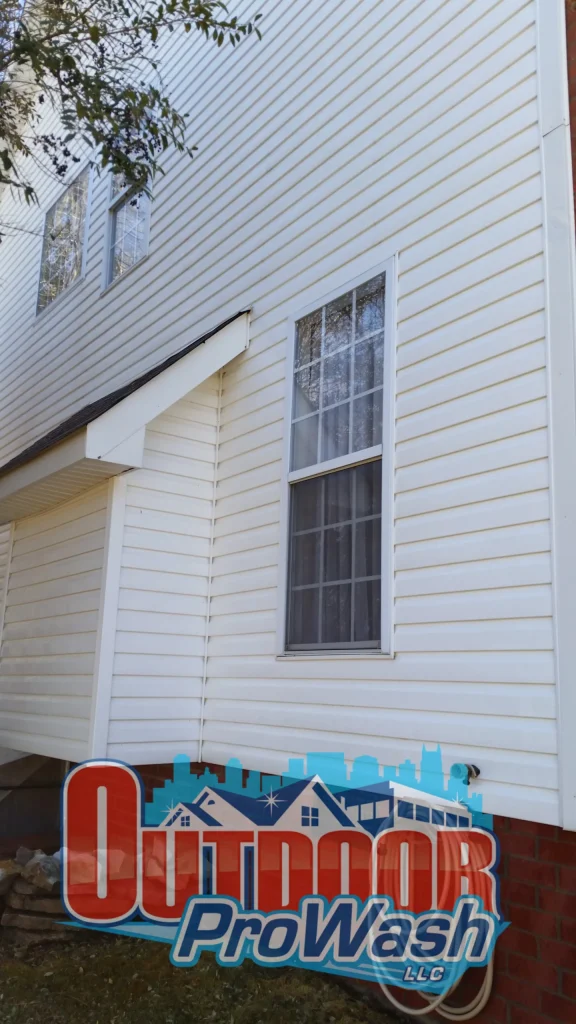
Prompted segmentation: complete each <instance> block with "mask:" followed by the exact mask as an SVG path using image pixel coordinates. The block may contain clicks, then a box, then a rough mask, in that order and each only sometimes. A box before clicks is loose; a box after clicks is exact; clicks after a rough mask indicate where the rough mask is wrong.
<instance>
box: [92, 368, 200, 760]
mask: <svg viewBox="0 0 576 1024" xmlns="http://www.w3.org/2000/svg"><path fill="white" fill-rule="evenodd" d="M218 399H219V378H218V377H213V378H210V379H209V380H208V381H206V382H205V383H204V384H203V385H201V386H200V387H199V388H196V389H195V390H194V391H192V392H191V393H190V394H189V395H188V396H187V398H186V399H185V400H183V401H181V402H178V403H177V404H176V405H174V406H172V407H171V409H169V410H168V413H167V414H166V415H164V416H159V417H158V418H157V419H156V420H153V421H152V423H150V424H149V426H148V427H147V430H146V441H145V463H144V468H143V469H137V470H134V471H133V472H131V473H128V474H127V475H126V480H127V497H126V511H125V524H124V536H123V545H122V556H121V565H122V568H121V576H120V593H119V600H118V618H117V625H116V637H115V641H114V643H115V656H114V675H113V679H112V696H111V703H110V726H109V732H108V751H107V752H108V757H118V758H121V759H124V760H127V761H129V762H130V763H132V764H156V763H158V762H159V763H162V762H164V761H166V760H168V761H169V760H171V759H172V757H173V756H174V754H175V753H184V754H189V756H190V757H191V758H193V759H194V760H196V759H197V758H198V739H199V733H200V702H201V694H202V686H203V676H204V663H205V640H206V626H207V613H208V578H209V565H210V532H211V525H212V514H213V495H214V472H215V458H216V441H217V417H218Z"/></svg>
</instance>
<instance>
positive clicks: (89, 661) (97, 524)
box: [0, 486, 107, 760]
mask: <svg viewBox="0 0 576 1024" xmlns="http://www.w3.org/2000/svg"><path fill="white" fill-rule="evenodd" d="M106 509H107V489H106V486H104V487H97V488H95V489H94V490H92V491H89V492H87V493H86V494H85V495H83V496H82V497H81V498H79V499H76V500H75V501H71V502H67V503H66V504H65V505H60V506H59V507H58V508H57V509H54V510H52V511H50V512H44V513H42V514H41V515H37V516H32V517H30V518H29V519H21V520H19V521H18V522H17V523H16V524H15V527H14V538H13V547H12V557H11V560H10V575H9V579H8V590H7V596H6V613H5V622H4V630H3V635H2V646H1V649H0V722H1V725H0V746H1V745H3V746H6V747H8V748H14V749H16V750H24V751H26V752H29V753H35V754H46V755H48V756H50V757H58V758H64V759H69V760H80V759H82V758H84V757H86V756H87V755H88V734H89V720H90V707H91V697H92V685H93V672H94V653H95V650H96V637H97V626H98V607H99V601H100V582H101V573H102V561H103V551H104V533H105V525H106Z"/></svg>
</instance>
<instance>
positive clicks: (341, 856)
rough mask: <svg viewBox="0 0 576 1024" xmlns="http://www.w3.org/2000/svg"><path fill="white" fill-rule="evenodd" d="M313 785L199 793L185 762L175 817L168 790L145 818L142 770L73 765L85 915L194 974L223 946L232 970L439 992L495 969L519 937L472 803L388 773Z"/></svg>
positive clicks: (237, 785)
mask: <svg viewBox="0 0 576 1024" xmlns="http://www.w3.org/2000/svg"><path fill="white" fill-rule="evenodd" d="M333 756H335V755H333ZM332 763H334V762H332ZM341 764H342V765H343V764H344V761H343V758H342V760H341ZM178 773H179V774H178ZM364 774H365V773H364ZM301 775H302V777H300V778H290V777H285V778H283V779H281V778H275V779H273V780H271V783H270V782H269V783H268V785H267V788H266V790H265V791H262V787H261V785H260V784H259V785H258V786H257V787H255V786H254V785H253V784H251V783H250V778H246V773H242V772H241V770H240V769H236V770H235V773H234V772H232V773H230V778H228V779H227V781H226V782H225V783H224V784H222V783H220V782H218V780H216V779H215V777H214V776H210V773H207V774H206V775H205V776H204V777H200V779H198V778H197V777H196V776H194V777H193V778H194V780H195V782H193V781H191V780H192V777H191V776H190V774H189V772H188V779H185V778H183V776H182V763H181V761H180V764H179V766H178V765H176V766H175V784H170V787H171V791H170V794H169V795H170V800H169V804H168V806H166V804H164V807H163V809H161V804H159V803H158V791H156V793H155V798H154V801H153V802H152V804H151V805H150V804H149V805H147V808H146V809H145V805H144V801H143V787H142V783H141V780H140V778H139V776H138V774H137V772H136V771H135V770H134V769H133V768H131V767H130V766H128V765H125V764H122V763H119V762H114V761H92V762H85V763H84V764H81V765H79V766H78V767H76V768H74V769H73V770H72V771H71V772H70V774H69V775H68V777H67V779H66V781H65V784H64V789H63V800H64V808H63V809H64V815H63V820H64V842H63V848H64V856H63V892H64V900H65V905H66V908H67V910H68V913H69V914H70V916H71V918H72V919H73V920H74V921H75V922H76V923H79V924H82V925H84V926H88V927H93V926H96V927H100V928H105V929H106V930H111V931H117V932H121V933H123V934H132V935H138V936H141V937H148V938H153V939H157V940H160V941H164V942H169V943H170V944H171V947H172V948H171V960H172V963H174V964H175V965H179V966H192V965H194V964H195V963H196V962H197V961H198V958H199V956H200V954H201V953H202V951H203V950H211V951H213V952H215V953H216V956H217V959H218V962H219V963H220V964H222V965H230V966H236V965H237V964H239V963H241V962H242V961H243V960H244V959H245V958H246V957H248V958H250V959H252V960H254V961H255V962H257V963H259V964H262V965H264V966H285V965H287V964H290V965H293V966H300V967H307V968H311V969H314V970H321V971H327V972H331V973H336V974H342V975H347V976H353V977H357V978H365V979H367V980H374V981H380V982H384V983H386V984H391V985H401V986H404V987H407V988H410V987H417V988H419V989H424V990H429V991H431V992H434V993H437V992H444V991H448V989H450V988H451V987H452V986H453V985H454V983H455V982H456V981H457V980H458V978H459V977H460V976H461V974H463V973H464V971H465V970H466V969H467V968H468V967H469V966H472V965H476V966H481V965H484V964H486V963H488V961H489V959H490V957H491V956H492V954H493V951H494V946H495V943H496V940H497V938H498V936H499V934H501V932H502V930H503V929H504V927H505V924H504V923H503V922H502V919H501V914H500V908H499V902H498V878H497V874H496V868H497V863H498V846H497V841H496V838H495V836H494V835H493V833H492V832H491V831H490V829H488V828H487V827H486V826H485V825H484V824H478V820H477V815H475V814H473V812H471V810H470V809H469V806H468V805H467V804H466V803H464V802H463V801H462V800H455V799H454V796H453V794H451V795H440V794H439V793H436V794H435V795H434V794H427V793H425V792H423V791H422V790H421V789H416V788H412V787H410V786H407V785H405V784H402V783H400V782H397V781H391V780H390V779H385V778H383V777H382V776H381V774H379V773H373V777H372V778H371V779H370V780H369V781H366V778H365V777H364V778H362V777H361V776H359V774H358V772H356V776H354V773H352V776H351V777H350V778H349V779H347V778H346V779H345V778H344V777H343V776H342V773H340V777H339V778H335V777H334V772H332V773H330V772H326V773H325V777H324V778H322V777H321V775H320V774H319V773H315V774H311V775H305V774H304V773H303V772H301ZM177 776H178V779H177ZM326 776H327V777H328V778H327V777H326ZM328 779H330V781H328ZM205 780H206V781H205ZM253 781H254V773H252V782H253ZM176 782H178V784H177V785H176ZM359 782H361V783H362V784H358V783H359ZM167 787H168V783H167ZM164 795H166V794H164ZM150 819H155V821H154V823H151V820H150Z"/></svg>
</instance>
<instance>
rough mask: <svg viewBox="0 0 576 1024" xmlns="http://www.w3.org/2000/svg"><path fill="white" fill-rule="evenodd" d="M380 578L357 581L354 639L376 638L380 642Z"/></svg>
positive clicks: (355, 588)
mask: <svg viewBox="0 0 576 1024" xmlns="http://www.w3.org/2000/svg"><path fill="white" fill-rule="evenodd" d="M380 592H381V583H380V580H369V581H366V582H365V583H356V584H355V587H354V640H355V641H356V642H357V643H358V642H361V641H363V642H365V641H367V640H372V639H374V638H376V639H377V640H378V643H380Z"/></svg>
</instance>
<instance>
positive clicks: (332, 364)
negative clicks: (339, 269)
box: [286, 274, 385, 651]
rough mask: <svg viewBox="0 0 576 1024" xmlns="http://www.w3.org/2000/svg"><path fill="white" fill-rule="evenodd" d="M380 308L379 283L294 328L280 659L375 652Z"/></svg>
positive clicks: (381, 361)
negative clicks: (285, 654)
mask: <svg viewBox="0 0 576 1024" xmlns="http://www.w3.org/2000/svg"><path fill="white" fill-rule="evenodd" d="M384 299H385V275H384V274H379V275H378V276H377V277H374V278H372V279H371V280H369V281H367V282H366V283H364V284H362V285H360V286H359V287H357V288H354V289H351V290H350V291H349V292H347V293H346V294H345V295H342V296H340V297H339V298H337V299H336V300H334V301H332V302H330V303H327V304H326V305H325V306H323V307H322V308H321V309H318V310H315V311H314V312H313V313H310V314H309V315H307V316H305V317H303V318H302V319H301V320H299V321H298V323H297V324H296V350H295V360H294V384H293V388H294V390H293V402H292V439H291V459H290V475H289V484H290V544H289V565H288V602H287V629H286V648H287V650H294V651H295V650H304V651H305V650H346V649H349V650H350V649H352V650H353V649H363V648H364V649H379V648H380V646H381V600H382V597H381V590H382V552H381V533H382V458H381V453H382V401H383V384H384V308H385V307H384ZM334 459H337V460H338V462H337V463H336V464H334V463H333V462H332V460H334ZM323 463H332V464H331V465H327V466H326V467H325V471H324V472H322V470H323V468H324V467H323V465H322V464H323ZM308 471H309V472H308Z"/></svg>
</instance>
